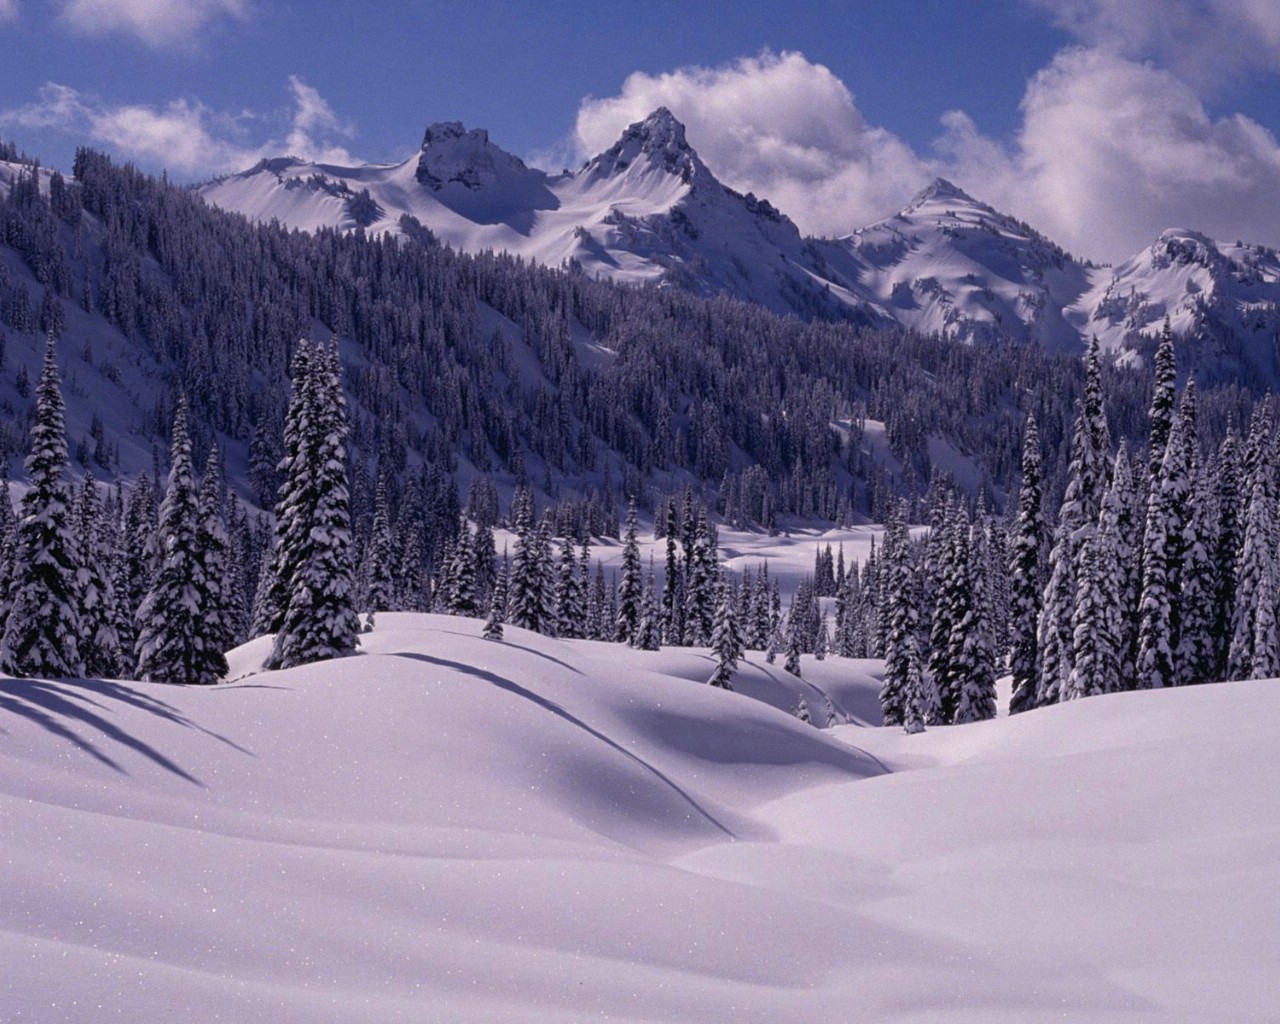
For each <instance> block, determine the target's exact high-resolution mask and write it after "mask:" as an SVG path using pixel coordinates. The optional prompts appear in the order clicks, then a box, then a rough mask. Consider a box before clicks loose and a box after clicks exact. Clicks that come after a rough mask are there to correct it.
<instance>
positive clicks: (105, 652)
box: [73, 472, 123, 676]
mask: <svg viewBox="0 0 1280 1024" xmlns="http://www.w3.org/2000/svg"><path fill="white" fill-rule="evenodd" d="M74 522H75V531H74V535H73V539H74V541H75V546H76V561H77V562H78V563H79V565H80V570H79V573H78V577H77V580H78V583H79V587H80V654H81V656H82V658H83V659H84V671H85V674H86V675H89V676H115V675H118V674H120V672H121V670H122V668H123V665H122V663H121V657H120V638H119V636H118V635H117V634H116V619H117V613H116V598H115V588H114V586H113V585H112V582H111V571H110V570H111V565H110V561H109V559H108V557H107V543H106V538H105V524H104V523H103V512H102V505H101V502H100V501H99V499H98V485H97V483H96V482H95V481H94V479H93V474H92V473H88V472H86V473H85V475H84V480H83V482H82V484H81V487H80V494H79V497H78V499H77V501H76V507H75V511H74Z"/></svg>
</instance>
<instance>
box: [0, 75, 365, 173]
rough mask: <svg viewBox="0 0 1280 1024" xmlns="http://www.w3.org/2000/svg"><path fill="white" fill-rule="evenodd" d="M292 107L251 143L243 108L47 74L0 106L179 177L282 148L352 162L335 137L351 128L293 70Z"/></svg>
mask: <svg viewBox="0 0 1280 1024" xmlns="http://www.w3.org/2000/svg"><path fill="white" fill-rule="evenodd" d="M289 85H290V88H291V90H292V93H293V101H294V102H293V108H292V113H291V115H290V116H289V118H288V119H287V124H285V125H283V127H284V128H286V129H287V130H286V134H285V137H284V138H283V139H276V138H271V139H267V140H265V141H263V142H261V143H259V144H257V145H253V144H252V143H249V142H247V141H246V140H245V134H246V129H245V125H244V121H245V120H253V121H257V120H258V119H257V118H252V117H249V116H247V115H239V116H235V117H233V116H229V115H225V114H221V113H218V112H217V111H214V110H211V109H210V108H208V107H206V106H205V105H204V104H202V103H199V102H192V101H189V100H185V99H180V100H173V101H171V102H170V103H167V104H165V105H164V106H160V107H156V106H149V105H142V104H126V105H111V104H107V103H104V102H103V101H102V100H100V99H99V98H97V97H95V96H92V95H89V94H87V93H83V92H80V91H79V90H76V89H73V88H71V87H70V86H66V85H59V84H57V83H55V82H49V83H47V84H46V85H44V86H43V87H42V88H41V90H40V95H39V98H38V99H37V100H36V102H34V103H31V104H28V105H27V106H25V107H19V108H17V109H14V110H8V111H4V112H0V126H5V125H17V126H20V127H25V128H42V129H53V130H56V131H61V132H67V133H69V134H74V135H77V136H80V137H82V138H85V139H86V140H87V141H90V142H92V143H94V144H96V145H100V146H105V147H107V148H108V149H109V150H111V151H112V152H114V153H116V154H118V155H120V156H122V157H125V158H127V159H130V160H135V161H137V162H138V163H140V164H142V165H143V166H149V167H155V168H165V169H167V170H169V171H171V172H173V173H175V174H177V175H179V176H181V177H207V176H210V175H214V174H222V173H227V172H231V171H239V170H243V169H244V168H246V167H249V166H250V165H252V164H254V163H256V162H257V161H258V160H260V159H261V158H262V157H264V156H280V155H283V154H289V155H292V156H297V157H300V158H302V159H304V160H315V161H323V162H332V163H348V164H350V163H356V162H358V161H357V160H356V159H355V158H354V157H352V156H351V154H350V153H348V152H347V150H345V149H343V148H342V147H341V146H338V145H335V144H334V143H333V141H332V139H333V137H334V136H335V135H343V136H345V135H350V134H351V129H350V127H349V126H347V125H345V124H344V123H342V122H340V121H339V119H338V118H337V117H336V115H335V114H334V112H333V110H332V109H331V108H330V107H329V105H328V103H326V102H325V101H324V99H323V98H322V97H321V96H320V94H319V93H318V92H317V91H316V90H315V89H314V88H312V87H311V86H309V85H307V84H306V83H305V82H303V81H302V80H301V79H300V78H298V77H297V76H290V78H289Z"/></svg>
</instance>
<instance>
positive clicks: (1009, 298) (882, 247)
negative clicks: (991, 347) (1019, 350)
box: [822, 178, 1096, 351]
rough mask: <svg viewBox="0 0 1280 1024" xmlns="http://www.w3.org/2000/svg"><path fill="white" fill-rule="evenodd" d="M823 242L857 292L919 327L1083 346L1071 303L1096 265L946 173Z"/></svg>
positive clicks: (965, 336) (973, 337) (986, 338)
mask: <svg viewBox="0 0 1280 1024" xmlns="http://www.w3.org/2000/svg"><path fill="white" fill-rule="evenodd" d="M822 251H823V253H824V255H825V256H826V260H827V264H828V266H829V267H830V268H831V270H832V272H833V274H834V275H835V276H836V277H837V279H838V280H841V281H842V282H843V283H844V284H845V286H846V287H847V288H848V289H849V290H850V291H851V292H854V293H856V294H859V295H861V296H862V297H863V300H864V301H865V302H867V303H869V304H871V305H873V306H875V307H876V308H877V309H878V310H879V311H880V312H881V313H882V314H883V315H885V316H887V317H888V318H890V319H891V320H893V321H894V322H896V323H898V324H901V325H902V326H904V327H908V328H910V329H912V330H915V331H921V332H924V333H931V334H941V335H945V336H947V337H951V338H954V339H956V340H960V341H978V342H991V341H996V340H1001V339H1010V338H1011V339H1013V340H1015V341H1019V342H1026V341H1035V342H1039V343H1040V344H1042V345H1044V346H1045V347H1046V348H1048V349H1050V350H1054V351H1057V350H1066V351H1072V350H1075V349H1078V348H1079V347H1080V332H1079V330H1078V329H1077V328H1076V327H1075V326H1073V325H1072V324H1070V323H1069V322H1068V321H1067V320H1066V318H1065V317H1064V316H1063V310H1064V308H1065V307H1067V306H1069V305H1071V304H1072V303H1074V302H1076V301H1078V299H1079V297H1080V296H1081V295H1082V294H1084V293H1085V292H1086V291H1087V290H1088V289H1089V287H1090V286H1091V284H1092V280H1093V279H1092V275H1093V274H1094V273H1095V272H1096V271H1095V268H1092V267H1090V266H1088V265H1086V264H1083V263H1081V262H1079V261H1077V260H1075V259H1073V258H1072V257H1071V256H1070V255H1069V254H1068V253H1066V252H1064V251H1063V250H1062V249H1061V248H1059V247H1058V246H1057V245H1055V244H1054V243H1053V242H1051V241H1049V240H1048V239H1047V238H1045V237H1044V236H1043V235H1041V234H1039V233H1037V232H1036V231H1034V230H1033V229H1032V228H1030V227H1028V226H1027V225H1026V224H1023V223H1022V222H1020V221H1017V220H1015V219H1014V218H1012V217H1009V216H1006V215H1005V214H1002V213H1000V212H999V211H997V210H995V209H993V208H992V207H990V206H988V205H987V204H986V203H982V202H979V201H978V200H976V199H974V198H973V197H972V196H970V195H969V194H968V193H966V192H964V191H963V190H962V189H960V188H958V187H956V186H955V185H953V184H952V183H951V182H949V181H946V180H945V179H942V178H939V179H937V180H936V181H934V182H933V184H931V185H930V186H929V187H928V188H926V189H925V190H924V191H922V192H920V193H919V194H918V195H917V196H916V197H915V198H914V199H912V200H911V202H910V203H908V204H907V206H906V207H904V208H903V210H902V211H901V212H900V213H897V214H895V215H894V216H892V217H890V218H888V219H887V220H883V221H880V222H879V223H876V224H872V225H871V226H869V227H866V228H863V229H861V230H860V231H856V232H854V233H853V234H852V235H849V236H848V237H847V238H843V239H839V240H838V241H836V242H834V243H825V244H824V245H823V250H822Z"/></svg>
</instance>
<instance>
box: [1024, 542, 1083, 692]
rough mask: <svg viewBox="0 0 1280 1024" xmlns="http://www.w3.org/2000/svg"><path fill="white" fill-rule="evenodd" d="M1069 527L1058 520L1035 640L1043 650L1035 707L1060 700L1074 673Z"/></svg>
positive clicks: (1073, 580) (1073, 581)
mask: <svg viewBox="0 0 1280 1024" xmlns="http://www.w3.org/2000/svg"><path fill="white" fill-rule="evenodd" d="M1070 533H1071V530H1070V527H1069V526H1068V524H1067V523H1066V522H1059V523H1058V528H1057V530H1056V531H1055V532H1054V540H1053V550H1052V551H1051V553H1050V555H1049V582H1048V583H1047V584H1045V590H1044V603H1043V605H1042V607H1041V610H1040V629H1039V632H1038V634H1037V638H1036V643H1037V646H1038V647H1039V651H1040V666H1039V670H1038V672H1037V673H1036V674H1037V680H1038V681H1037V684H1036V699H1035V704H1034V705H1033V706H1034V707H1043V706H1044V705H1046V704H1054V703H1056V702H1057V700H1058V697H1059V694H1060V693H1061V692H1062V686H1063V684H1064V683H1065V682H1066V681H1067V678H1068V677H1069V676H1070V675H1071V668H1072V664H1071V662H1072V658H1073V657H1074V641H1073V637H1074V632H1075V631H1074V628H1073V627H1072V622H1071V620H1072V616H1073V615H1074V613H1075V598H1076V578H1075V567H1074V562H1075V559H1074V558H1073V557H1072V553H1073V549H1072V546H1071V537H1070Z"/></svg>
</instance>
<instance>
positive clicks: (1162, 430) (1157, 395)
mask: <svg viewBox="0 0 1280 1024" xmlns="http://www.w3.org/2000/svg"><path fill="white" fill-rule="evenodd" d="M1155 378H1156V380H1155V390H1154V391H1153V392H1152V395H1151V435H1150V436H1151V457H1150V462H1149V464H1148V467H1147V473H1148V477H1149V478H1150V480H1151V484H1152V486H1153V487H1154V486H1155V484H1156V482H1157V481H1158V480H1159V479H1160V467H1161V465H1162V464H1163V463H1164V454H1165V448H1166V447H1167V446H1168V443H1169V435H1170V433H1172V431H1173V416H1174V406H1175V402H1176V399H1177V394H1176V391H1175V387H1176V384H1177V378H1178V366H1177V362H1176V360H1175V359H1174V354H1173V330H1172V328H1171V327H1170V325H1169V318H1168V317H1165V318H1164V328H1163V329H1162V330H1161V332H1160V347H1159V348H1157V349H1156V360H1155Z"/></svg>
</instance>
